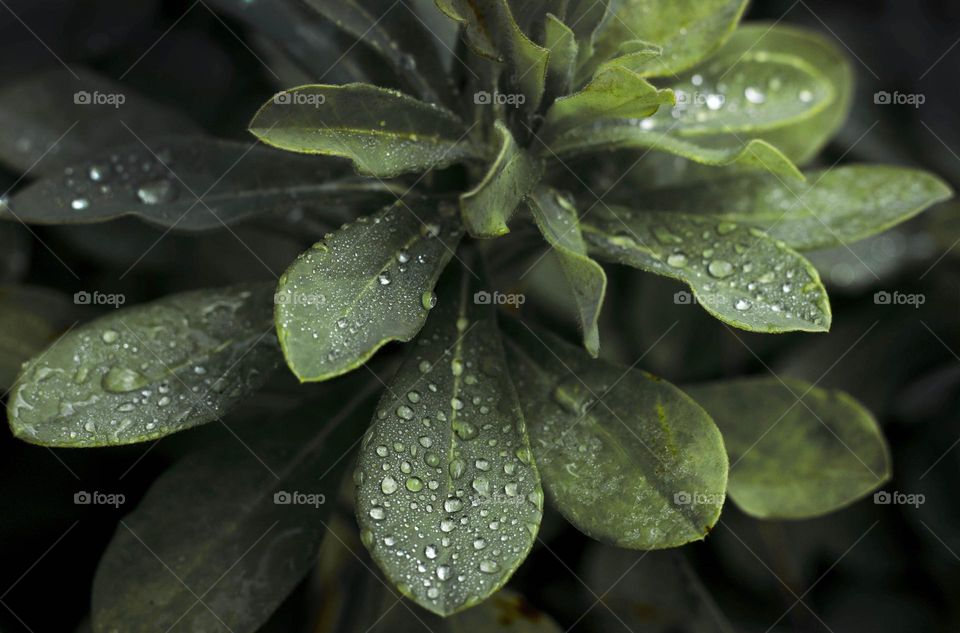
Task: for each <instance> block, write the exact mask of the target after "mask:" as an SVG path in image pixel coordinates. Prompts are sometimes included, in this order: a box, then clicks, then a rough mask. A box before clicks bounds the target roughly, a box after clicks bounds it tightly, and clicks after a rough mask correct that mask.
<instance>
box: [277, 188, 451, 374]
mask: <svg viewBox="0 0 960 633" xmlns="http://www.w3.org/2000/svg"><path fill="white" fill-rule="evenodd" d="M461 235H462V229H461V228H460V226H459V224H458V223H457V222H456V214H455V209H454V208H453V207H452V205H447V204H445V203H440V204H439V205H437V204H436V203H430V202H425V203H413V202H411V203H409V204H408V203H404V202H396V203H394V204H393V205H391V206H389V207H387V208H386V209H384V210H383V211H380V212H379V213H377V214H375V215H373V216H369V217H362V218H360V219H358V220H357V221H356V222H354V223H353V224H349V225H345V226H344V227H343V228H341V229H340V230H339V231H336V232H334V233H330V234H328V235H327V237H325V238H324V239H323V241H320V242H317V243H316V244H314V245H313V247H312V248H311V249H310V250H308V251H306V252H304V253H303V254H302V255H300V257H299V258H297V260H296V261H295V262H294V263H293V264H291V265H290V267H289V268H288V269H287V270H286V272H284V273H283V276H282V277H281V278H280V284H279V285H278V287H277V297H276V301H277V307H276V324H277V334H278V335H279V338H280V345H281V346H282V348H283V353H284V356H285V357H286V359H287V365H288V366H289V367H290V369H291V371H293V373H294V374H296V376H297V378H299V379H300V380H301V382H314V381H319V380H327V379H329V378H332V377H334V376H339V375H340V374H343V373H346V372H348V371H352V370H354V369H356V368H357V367H359V366H360V365H362V364H363V363H364V362H366V361H367V359H369V358H370V357H371V356H372V355H373V354H374V353H375V352H376V351H377V350H378V349H380V348H381V347H382V346H383V345H385V344H386V343H388V342H389V341H409V340H410V339H411V338H413V337H414V336H415V335H416V334H417V332H419V331H420V328H421V327H422V326H423V323H424V321H426V319H427V313H428V312H429V311H430V309H431V308H432V307H433V305H434V303H435V302H436V299H435V297H434V296H433V286H434V284H436V282H437V278H438V277H439V276H440V273H441V272H442V271H443V269H444V267H445V266H446V265H447V262H449V261H450V258H451V257H452V256H453V252H454V249H456V246H457V242H459V240H460V237H461Z"/></svg>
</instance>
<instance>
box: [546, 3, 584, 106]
mask: <svg viewBox="0 0 960 633" xmlns="http://www.w3.org/2000/svg"><path fill="white" fill-rule="evenodd" d="M543 45H544V46H545V47H546V48H547V50H548V51H550V57H549V58H547V88H546V90H547V94H548V96H549V97H550V98H556V97H558V96H560V95H565V94H567V93H568V92H569V91H570V86H571V85H572V84H573V78H574V73H575V72H576V68H577V50H578V49H577V38H576V35H575V34H574V32H573V31H571V30H570V28H569V27H568V26H567V25H566V24H564V23H563V22H562V21H561V20H560V19H559V18H558V17H557V16H555V15H553V14H552V13H548V14H547V20H546V23H545V24H544V42H543Z"/></svg>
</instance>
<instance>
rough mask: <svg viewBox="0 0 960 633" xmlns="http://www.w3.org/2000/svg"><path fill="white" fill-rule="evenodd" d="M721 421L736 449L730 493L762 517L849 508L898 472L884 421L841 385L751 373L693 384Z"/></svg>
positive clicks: (810, 514)
mask: <svg viewBox="0 0 960 633" xmlns="http://www.w3.org/2000/svg"><path fill="white" fill-rule="evenodd" d="M685 390H686V392H687V393H689V394H690V395H691V396H692V397H693V398H694V399H695V400H697V401H698V402H700V403H701V404H702V405H703V406H704V407H705V408H706V409H707V410H708V411H709V412H710V413H711V414H712V415H713V416H714V420H716V422H717V425H718V426H719V427H720V430H721V432H722V433H723V438H724V440H725V442H726V445H727V451H728V452H729V453H730V462H731V466H730V488H729V492H730V497H731V498H732V499H733V501H734V502H735V503H736V504H737V505H738V506H740V508H741V509H743V511H744V512H746V513H747V514H750V515H752V516H755V517H760V518H782V519H803V518H809V517H815V516H819V515H822V514H826V513H828V512H832V511H834V510H837V509H838V508H842V507H844V506H846V505H849V504H850V503H853V502H854V501H856V500H857V499H860V498H861V497H863V496H864V495H866V494H868V493H870V492H872V491H873V490H874V489H876V488H877V487H878V486H880V485H881V484H883V483H884V482H885V481H887V480H888V479H889V478H890V454H889V449H888V448H887V444H886V441H885V440H884V438H883V433H882V432H881V431H880V428H879V426H878V425H877V422H876V420H874V418H873V416H872V415H870V412H869V411H867V410H866V409H865V408H864V407H863V406H862V405H861V404H860V403H858V402H857V401H856V400H854V399H853V398H851V397H850V396H849V395H847V394H845V393H843V392H841V391H828V390H826V389H819V388H817V387H815V386H814V385H810V384H807V383H805V382H802V381H799V380H792V379H788V380H783V381H781V380H780V379H778V378H744V379H740V380H733V381H722V382H715V383H708V384H704V385H695V386H693V387H689V388H685Z"/></svg>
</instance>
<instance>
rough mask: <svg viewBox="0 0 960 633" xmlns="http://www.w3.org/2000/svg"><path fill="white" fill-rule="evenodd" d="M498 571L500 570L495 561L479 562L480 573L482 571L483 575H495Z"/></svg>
mask: <svg viewBox="0 0 960 633" xmlns="http://www.w3.org/2000/svg"><path fill="white" fill-rule="evenodd" d="M499 569H500V565H498V564H497V563H496V562H495V561H492V560H484V561H480V571H482V572H483V573H485V574H495V573H496V572H497V570H499Z"/></svg>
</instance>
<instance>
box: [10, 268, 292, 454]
mask: <svg viewBox="0 0 960 633" xmlns="http://www.w3.org/2000/svg"><path fill="white" fill-rule="evenodd" d="M272 295H273V290H272V288H271V287H270V286H268V285H240V286H231V287H229V288H223V289H207V290H198V291H193V292H185V293H182V294H177V295H171V296H168V297H164V298H163V299H159V300H157V301H154V302H152V303H147V304H144V305H139V306H134V307H130V308H125V309H123V310H117V311H116V312H115V313H113V314H108V315H106V316H103V317H101V318H99V319H96V320H95V321H91V322H90V323H87V324H84V325H82V326H79V327H77V328H75V329H73V330H71V331H70V332H68V333H67V334H66V335H64V336H63V337H61V338H60V339H58V340H57V342H56V343H54V344H53V345H52V346H51V347H49V348H48V349H47V350H45V351H44V352H42V353H41V354H40V355H39V356H37V357H36V358H34V359H33V360H31V361H30V362H28V363H27V364H26V365H24V367H23V370H22V371H21V373H20V376H19V378H18V379H17V384H16V386H15V387H14V389H13V392H12V393H11V394H10V398H9V401H8V404H7V419H8V420H9V423H10V427H11V429H12V430H13V433H14V435H16V436H17V437H19V438H21V439H23V440H25V441H27V442H31V443H34V444H42V445H46V446H110V445H116V444H129V443H132V442H143V441H146V440H150V439H155V438H158V437H162V436H164V435H169V434H170V433H174V432H176V431H181V430H183V429H186V428H190V427H192V426H196V425H198V424H203V423H205V422H209V421H211V420H215V419H217V418H219V417H220V416H221V415H223V414H224V413H225V412H226V411H227V410H229V409H230V407H231V406H233V404H234V403H236V402H237V401H238V400H239V399H241V398H242V397H244V396H245V395H247V394H249V393H251V392H252V391H254V390H256V389H257V388H259V387H260V385H261V384H263V382H264V381H265V380H266V379H267V378H268V377H269V375H270V373H271V371H272V370H273V369H274V368H275V367H276V366H277V365H278V364H279V362H280V354H279V350H278V349H277V342H276V337H275V336H274V334H273V330H272V327H271V319H270V314H271V308H272V303H273V302H272Z"/></svg>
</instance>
